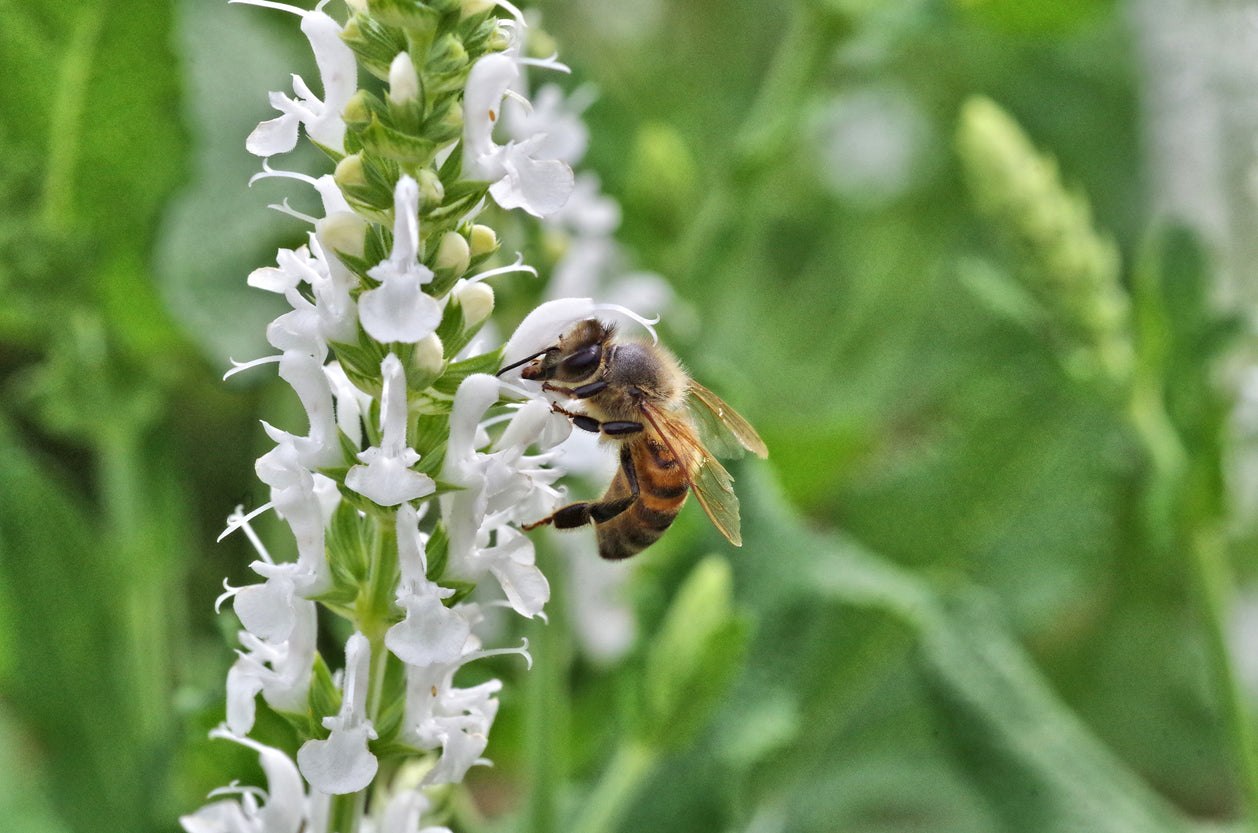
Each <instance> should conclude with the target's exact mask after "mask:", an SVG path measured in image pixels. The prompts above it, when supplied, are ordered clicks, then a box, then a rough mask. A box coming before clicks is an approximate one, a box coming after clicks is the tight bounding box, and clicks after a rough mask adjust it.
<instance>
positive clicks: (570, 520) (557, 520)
mask: <svg viewBox="0 0 1258 833" xmlns="http://www.w3.org/2000/svg"><path fill="white" fill-rule="evenodd" d="M604 424H607V423H604ZM641 427H642V426H638V429H639V430H641ZM620 466H621V470H622V471H623V472H624V473H625V479H626V480H628V481H629V494H628V495H626V496H624V497H622V498H616V499H615V500H600V501H589V502H582V503H569V504H568V505H567V506H564V507H561V508H560V509H558V510H556V511H555V513H554V514H552V515H550V516H549V517H546V518H542V519H541V520H540V521H537V522H535V523H531V524H525V525H524V529H526V530H528V529H536V528H537V527H539V526H546V525H547V524H552V525H553V526H554V527H555V529H575V528H577V527H579V526H585V525H586V524H588V523H596V524H601V523H604V522H605V521H610V520H611V519H612V518H614V517H616V516H617V515H619V514H620V513H622V512H624V511H625V510H626V509H628V508H629V507H630V506H633V504H634V503H636V502H637V500H638V472H637V470H636V469H635V468H634V467H633V457H632V456H631V455H630V453H629V446H627V445H626V446H624V447H622V448H621V450H620Z"/></svg>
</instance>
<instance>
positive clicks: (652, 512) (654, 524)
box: [598, 484, 687, 560]
mask: <svg viewBox="0 0 1258 833" xmlns="http://www.w3.org/2000/svg"><path fill="white" fill-rule="evenodd" d="M655 491H656V490H647V491H644V492H643V494H642V495H640V496H639V498H638V500H637V501H635V502H634V504H633V505H632V506H630V507H629V508H628V509H626V510H625V511H624V512H623V513H622V514H620V515H618V516H617V517H615V518H612V519H611V520H609V521H607V522H606V523H602V524H599V525H598V554H599V555H600V556H602V557H603V558H607V559H611V560H619V559H622V558H628V557H629V556H631V555H637V554H638V553H640V552H642V550H644V549H646V548H647V547H649V546H651V545H652V544H654V543H655V542H656V541H658V540H659V539H660V536H662V535H663V534H664V532H665V531H666V530H667V529H668V528H669V527H670V526H672V524H673V520H674V519H675V518H676V517H677V513H678V512H680V511H681V507H682V504H683V503H684V502H685V498H686V491H687V488H686V486H685V485H684V484H683V485H682V486H681V487H680V490H678V489H676V488H670V489H669V492H670V499H669V500H667V501H659V500H652V499H650V498H648V497H647V495H652V494H655Z"/></svg>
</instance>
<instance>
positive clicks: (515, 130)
mask: <svg viewBox="0 0 1258 833" xmlns="http://www.w3.org/2000/svg"><path fill="white" fill-rule="evenodd" d="M594 97H595V96H594V88H593V87H591V86H589V85H584V86H582V87H580V88H578V89H577V90H575V91H574V92H573V93H572V95H571V96H565V95H564V92H563V89H562V88H560V86H559V85H558V84H544V85H543V86H541V87H540V88H538V90H537V92H536V93H534V94H533V96H532V104H531V105H529V106H525V104H523V103H521V102H520V101H518V100H516V99H515V98H513V97H512V98H508V99H507V101H505V102H503V105H502V109H503V113H502V123H503V126H504V127H505V128H506V130H507V133H508V134H509V135H511V136H512V137H513V138H516V139H519V140H521V141H527V140H528V139H529V138H530V137H533V136H538V135H540V136H543V137H545V138H544V139H542V141H541V142H540V143H539V145H538V148H537V153H538V155H541V156H545V157H546V158H548V159H559V160H560V161H562V162H566V163H567V164H568V165H576V164H577V163H578V162H580V161H581V159H582V157H584V156H585V151H586V148H588V147H589V144H590V130H589V128H588V127H586V126H585V122H584V121H583V120H582V118H581V114H582V113H584V112H585V110H586V108H587V107H589V106H590V105H591V104H592V103H594Z"/></svg>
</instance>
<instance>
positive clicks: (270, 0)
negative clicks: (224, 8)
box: [227, 0, 326, 17]
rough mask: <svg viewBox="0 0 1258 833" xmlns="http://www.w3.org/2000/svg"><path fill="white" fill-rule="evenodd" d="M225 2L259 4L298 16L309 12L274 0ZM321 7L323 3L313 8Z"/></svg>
mask: <svg viewBox="0 0 1258 833" xmlns="http://www.w3.org/2000/svg"><path fill="white" fill-rule="evenodd" d="M227 2H228V3H243V4H245V5H246V6H261V7H262V8H264V9H279V10H280V11H282V12H289V13H290V14H295V15H297V16H298V17H305V16H306V15H308V14H310V11H309V10H307V9H302V8H298V7H297V6H290V5H288V4H287V3H276V2H274V0H227ZM325 2H326V0H325ZM322 8H323V3H320V4H319V7H318V8H317V9H315V11H318V10H319V9H322Z"/></svg>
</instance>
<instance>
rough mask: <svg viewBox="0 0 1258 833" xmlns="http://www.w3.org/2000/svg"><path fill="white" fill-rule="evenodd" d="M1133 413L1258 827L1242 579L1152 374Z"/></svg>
mask: <svg viewBox="0 0 1258 833" xmlns="http://www.w3.org/2000/svg"><path fill="white" fill-rule="evenodd" d="M1128 418H1129V419H1130V421H1131V424H1132V426H1133V428H1134V429H1135V431H1136V433H1137V435H1138V436H1139V438H1140V442H1141V444H1142V445H1143V446H1144V449H1145V453H1146V455H1147V456H1148V458H1149V463H1150V468H1151V471H1150V473H1149V477H1148V481H1147V485H1146V495H1145V499H1146V505H1145V507H1144V512H1145V518H1144V522H1143V526H1144V528H1145V530H1146V535H1148V536H1150V540H1151V543H1152V545H1153V546H1154V547H1157V548H1162V547H1166V546H1179V547H1181V548H1186V549H1187V550H1188V552H1186V553H1184V555H1185V557H1186V558H1187V563H1186V564H1185V567H1186V568H1187V569H1188V570H1189V572H1191V573H1192V576H1193V581H1194V582H1195V583H1196V585H1197V592H1198V595H1199V597H1200V603H1201V606H1202V614H1203V617H1204V619H1205V628H1206V642H1207V646H1206V647H1207V652H1208V662H1209V664H1210V673H1211V675H1212V677H1213V678H1214V679H1213V683H1214V689H1215V692H1216V695H1217V697H1218V698H1219V706H1220V708H1221V710H1222V712H1223V717H1224V719H1225V721H1226V725H1227V730H1228V731H1227V735H1228V738H1229V739H1230V741H1231V744H1232V753H1233V755H1234V756H1235V758H1236V767H1237V779H1238V781H1239V787H1240V790H1241V794H1242V799H1243V802H1244V806H1245V816H1246V819H1247V823H1248V827H1249V829H1251V830H1258V732H1256V731H1255V727H1254V718H1253V713H1252V711H1251V710H1250V707H1249V701H1248V697H1247V696H1246V694H1245V691H1244V689H1243V687H1242V686H1241V684H1240V680H1239V678H1238V677H1237V674H1236V667H1235V663H1234V657H1233V654H1232V651H1231V649H1230V646H1229V641H1228V640H1229V624H1230V622H1231V613H1232V596H1233V588H1234V587H1235V582H1234V581H1233V577H1232V573H1231V569H1230V567H1229V564H1228V559H1227V546H1226V543H1225V541H1224V538H1223V535H1222V533H1221V532H1220V531H1219V529H1218V524H1217V522H1216V521H1215V520H1214V519H1212V518H1210V517H1206V516H1205V513H1204V512H1203V511H1202V510H1201V508H1200V506H1201V503H1200V502H1199V501H1197V500H1195V497H1196V496H1195V495H1193V494H1192V493H1191V489H1192V488H1193V486H1192V483H1193V479H1192V478H1191V477H1190V472H1189V460H1188V454H1187V452H1186V450H1185V449H1184V447H1183V443H1182V442H1181V441H1180V438H1179V434H1178V432H1177V431H1176V429H1175V426H1174V424H1173V422H1172V420H1171V417H1170V415H1169V414H1168V413H1167V412H1166V408H1165V404H1164V401H1163V396H1162V390H1161V387H1160V385H1159V384H1157V383H1156V382H1154V381H1152V380H1151V379H1150V378H1148V375H1147V374H1138V375H1137V377H1136V379H1135V381H1134V383H1133V384H1132V390H1131V399H1130V402H1129V407H1128ZM1167 530H1169V531H1167Z"/></svg>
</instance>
